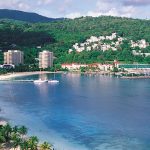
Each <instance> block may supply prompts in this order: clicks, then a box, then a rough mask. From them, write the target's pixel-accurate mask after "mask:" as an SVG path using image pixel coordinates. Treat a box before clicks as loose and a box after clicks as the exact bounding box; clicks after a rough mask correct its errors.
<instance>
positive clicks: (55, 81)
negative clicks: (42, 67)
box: [48, 80, 59, 83]
mask: <svg viewBox="0 0 150 150" xmlns="http://www.w3.org/2000/svg"><path fill="white" fill-rule="evenodd" d="M48 83H59V81H58V80H49V81H48Z"/></svg>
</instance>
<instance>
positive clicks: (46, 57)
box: [39, 50, 54, 69]
mask: <svg viewBox="0 0 150 150" xmlns="http://www.w3.org/2000/svg"><path fill="white" fill-rule="evenodd" d="M53 57H54V55H53V52H49V51H47V50H45V51H43V52H40V53H39V68H41V69H46V68H49V67H52V66H53Z"/></svg>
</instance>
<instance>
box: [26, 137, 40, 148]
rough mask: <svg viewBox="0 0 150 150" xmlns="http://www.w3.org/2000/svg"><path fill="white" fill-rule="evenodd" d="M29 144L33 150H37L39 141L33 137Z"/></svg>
mask: <svg viewBox="0 0 150 150" xmlns="http://www.w3.org/2000/svg"><path fill="white" fill-rule="evenodd" d="M27 142H28V145H29V148H30V149H31V150H37V146H38V142H39V140H38V138H37V137H36V136H31V137H30V138H29V140H28V141H27Z"/></svg>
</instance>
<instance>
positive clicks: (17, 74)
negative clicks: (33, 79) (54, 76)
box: [0, 71, 52, 80]
mask: <svg viewBox="0 0 150 150" xmlns="http://www.w3.org/2000/svg"><path fill="white" fill-rule="evenodd" d="M45 73H52V72H49V71H41V72H40V71H36V72H15V73H8V74H4V75H0V80H10V79H11V78H15V77H22V76H30V75H36V74H45Z"/></svg>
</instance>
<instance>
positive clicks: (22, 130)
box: [18, 126, 28, 138]
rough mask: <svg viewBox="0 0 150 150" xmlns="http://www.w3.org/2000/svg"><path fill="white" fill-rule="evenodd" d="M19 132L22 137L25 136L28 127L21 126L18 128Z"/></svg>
mask: <svg viewBox="0 0 150 150" xmlns="http://www.w3.org/2000/svg"><path fill="white" fill-rule="evenodd" d="M18 132H19V134H20V135H21V136H22V138H23V136H24V135H26V134H27V132H28V129H27V128H26V127H25V126H21V127H20V128H19V129H18Z"/></svg>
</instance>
